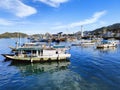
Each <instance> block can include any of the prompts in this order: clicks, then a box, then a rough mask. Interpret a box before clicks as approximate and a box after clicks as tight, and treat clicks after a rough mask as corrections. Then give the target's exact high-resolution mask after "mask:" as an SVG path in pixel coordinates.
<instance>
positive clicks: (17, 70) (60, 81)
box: [0, 39, 120, 90]
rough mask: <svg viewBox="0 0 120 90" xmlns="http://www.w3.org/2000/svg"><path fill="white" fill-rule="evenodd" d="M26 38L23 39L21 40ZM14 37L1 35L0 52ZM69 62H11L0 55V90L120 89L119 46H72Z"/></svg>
mask: <svg viewBox="0 0 120 90" xmlns="http://www.w3.org/2000/svg"><path fill="white" fill-rule="evenodd" d="M22 42H26V40H22ZM9 46H15V39H0V54H5V53H10V52H11V50H10V49H9ZM69 52H70V53H71V58H70V62H66V61H64V62H52V63H29V64H23V63H11V61H4V59H5V58H4V57H3V56H1V55H0V90H120V47H119V46H118V47H117V48H109V49H96V48H95V47H94V46H90V47H81V46H79V47H76V46H74V47H71V49H70V50H69Z"/></svg>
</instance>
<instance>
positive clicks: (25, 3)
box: [0, 0, 120, 34]
mask: <svg viewBox="0 0 120 90" xmlns="http://www.w3.org/2000/svg"><path fill="white" fill-rule="evenodd" d="M119 4H120V0H0V34H1V33H4V32H23V33H27V34H41V33H42V34H43V33H46V32H48V33H52V34H54V33H58V32H63V33H66V34H67V33H75V32H77V31H80V30H81V26H83V31H91V30H94V29H97V28H100V27H103V26H108V25H112V24H114V23H120V10H119V8H120V5H119Z"/></svg>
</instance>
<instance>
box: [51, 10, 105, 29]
mask: <svg viewBox="0 0 120 90" xmlns="http://www.w3.org/2000/svg"><path fill="white" fill-rule="evenodd" d="M105 13H106V11H101V12H96V13H95V14H93V16H92V17H91V18H89V19H85V20H83V21H79V22H74V23H71V24H68V25H61V26H56V27H54V28H53V29H61V28H74V27H79V26H81V25H87V24H92V23H95V22H97V21H98V20H99V18H100V17H102V16H103V15H104V14H105Z"/></svg>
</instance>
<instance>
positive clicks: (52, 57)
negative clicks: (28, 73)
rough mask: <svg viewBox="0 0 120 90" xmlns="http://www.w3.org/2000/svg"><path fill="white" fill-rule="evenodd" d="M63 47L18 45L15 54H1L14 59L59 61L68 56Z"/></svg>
mask: <svg viewBox="0 0 120 90" xmlns="http://www.w3.org/2000/svg"><path fill="white" fill-rule="evenodd" d="M65 51H66V49H65V48H57V49H55V48H42V47H38V46H34V47H20V48H16V52H15V54H2V55H3V56H4V57H5V58H6V59H11V60H14V61H30V62H36V61H43V62H45V61H59V60H65V59H67V58H70V56H71V54H68V53H66V52H65Z"/></svg>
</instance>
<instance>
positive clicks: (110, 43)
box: [96, 40, 118, 48]
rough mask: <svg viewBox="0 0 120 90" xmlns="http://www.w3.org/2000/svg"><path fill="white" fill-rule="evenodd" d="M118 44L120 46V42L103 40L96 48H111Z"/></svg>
mask: <svg viewBox="0 0 120 90" xmlns="http://www.w3.org/2000/svg"><path fill="white" fill-rule="evenodd" d="M117 44H118V41H114V40H112V41H109V40H103V41H101V42H100V43H99V44H98V45H97V46H96V47H97V48H109V47H116V46H117Z"/></svg>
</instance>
